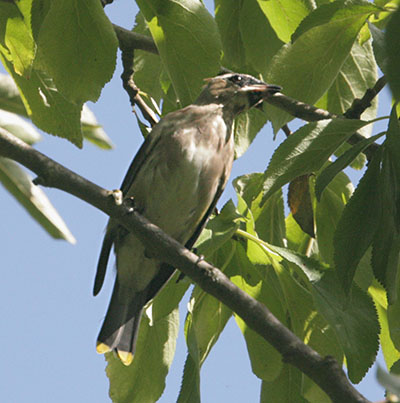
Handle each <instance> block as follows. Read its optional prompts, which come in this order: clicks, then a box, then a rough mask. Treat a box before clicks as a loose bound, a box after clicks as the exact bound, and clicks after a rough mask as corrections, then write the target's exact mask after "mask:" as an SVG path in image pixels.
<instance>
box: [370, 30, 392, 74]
mask: <svg viewBox="0 0 400 403" xmlns="http://www.w3.org/2000/svg"><path fill="white" fill-rule="evenodd" d="M368 26H369V30H370V32H371V35H372V47H373V49H374V56H375V60H376V62H377V63H378V66H379V68H380V69H381V70H382V72H383V73H384V74H386V66H387V63H388V55H387V52H386V44H385V34H384V32H383V31H382V30H380V29H379V28H378V27H376V26H375V25H374V24H371V23H368Z"/></svg>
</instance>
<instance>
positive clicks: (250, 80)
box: [195, 73, 281, 116]
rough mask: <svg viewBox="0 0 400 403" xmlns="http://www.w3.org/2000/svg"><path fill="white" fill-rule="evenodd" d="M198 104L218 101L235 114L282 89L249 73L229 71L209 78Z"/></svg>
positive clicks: (197, 101)
mask: <svg viewBox="0 0 400 403" xmlns="http://www.w3.org/2000/svg"><path fill="white" fill-rule="evenodd" d="M205 81H206V85H205V86H204V88H203V91H202V92H201V94H200V95H199V97H198V98H197V100H196V102H195V103H196V104H197V105H206V104H211V103H218V104H221V105H223V107H224V109H227V110H229V111H230V112H231V113H233V115H234V116H236V115H238V114H239V113H241V112H243V111H245V110H247V109H250V108H252V107H253V106H257V105H259V104H260V103H261V102H262V100H263V98H265V97H267V96H268V95H270V94H274V93H276V92H279V91H280V90H281V87H279V86H278V85H270V84H266V83H264V82H262V81H260V80H257V79H256V78H254V77H252V76H250V75H248V74H238V73H228V74H224V75H220V76H216V77H213V78H207V79H206V80H205Z"/></svg>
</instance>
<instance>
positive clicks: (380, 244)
mask: <svg viewBox="0 0 400 403" xmlns="http://www.w3.org/2000/svg"><path fill="white" fill-rule="evenodd" d="M383 147H384V152H383V160H382V172H381V180H380V182H379V185H380V187H379V190H380V192H381V195H382V208H381V218H380V222H379V228H378V230H377V232H376V236H375V238H374V241H373V248H372V266H373V269H374V274H375V276H376V278H377V279H378V280H379V281H380V282H381V283H382V284H383V285H384V286H385V288H386V290H387V293H388V301H389V304H393V303H394V302H395V301H396V299H397V293H398V282H399V276H398V271H399V253H400V208H399V202H400V186H399V181H400V162H399V159H400V124H399V120H398V117H397V113H396V105H395V106H394V107H393V109H392V113H391V116H390V121H389V127H388V131H387V138H386V141H385V143H384V145H383Z"/></svg>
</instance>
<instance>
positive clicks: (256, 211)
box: [233, 173, 286, 246]
mask: <svg viewBox="0 0 400 403" xmlns="http://www.w3.org/2000/svg"><path fill="white" fill-rule="evenodd" d="M263 181H264V175H263V174H262V173H252V174H247V175H242V176H239V177H237V178H236V179H235V180H234V181H233V185H234V187H235V190H236V192H237V193H238V195H240V196H241V197H242V198H243V200H244V201H245V202H246V204H247V206H248V207H249V208H250V210H251V212H252V216H253V218H254V222H255V230H256V232H257V234H258V236H259V237H260V238H261V239H262V240H264V241H266V242H269V243H272V244H273V245H277V246H283V245H284V239H285V237H286V236H285V215H284V206H283V196H282V192H276V193H275V194H273V195H272V196H271V197H270V198H269V199H268V200H267V202H266V203H264V204H261V203H260V201H261V199H262V194H260V193H259V192H258V190H259V189H260V187H261V186H262V184H263Z"/></svg>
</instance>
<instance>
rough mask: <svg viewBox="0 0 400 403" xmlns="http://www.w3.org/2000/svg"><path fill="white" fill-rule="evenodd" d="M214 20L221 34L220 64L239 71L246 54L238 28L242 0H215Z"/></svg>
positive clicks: (243, 63) (244, 62)
mask: <svg viewBox="0 0 400 403" xmlns="http://www.w3.org/2000/svg"><path fill="white" fill-rule="evenodd" d="M214 4H215V21H216V23H217V25H218V30H219V33H220V36H221V42H222V49H223V59H222V64H223V66H226V67H228V68H230V69H232V70H234V71H240V69H243V67H244V66H245V64H246V55H245V50H244V47H243V42H242V35H241V33H240V29H239V23H240V14H241V8H242V1H237V0H215V2H214Z"/></svg>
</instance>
